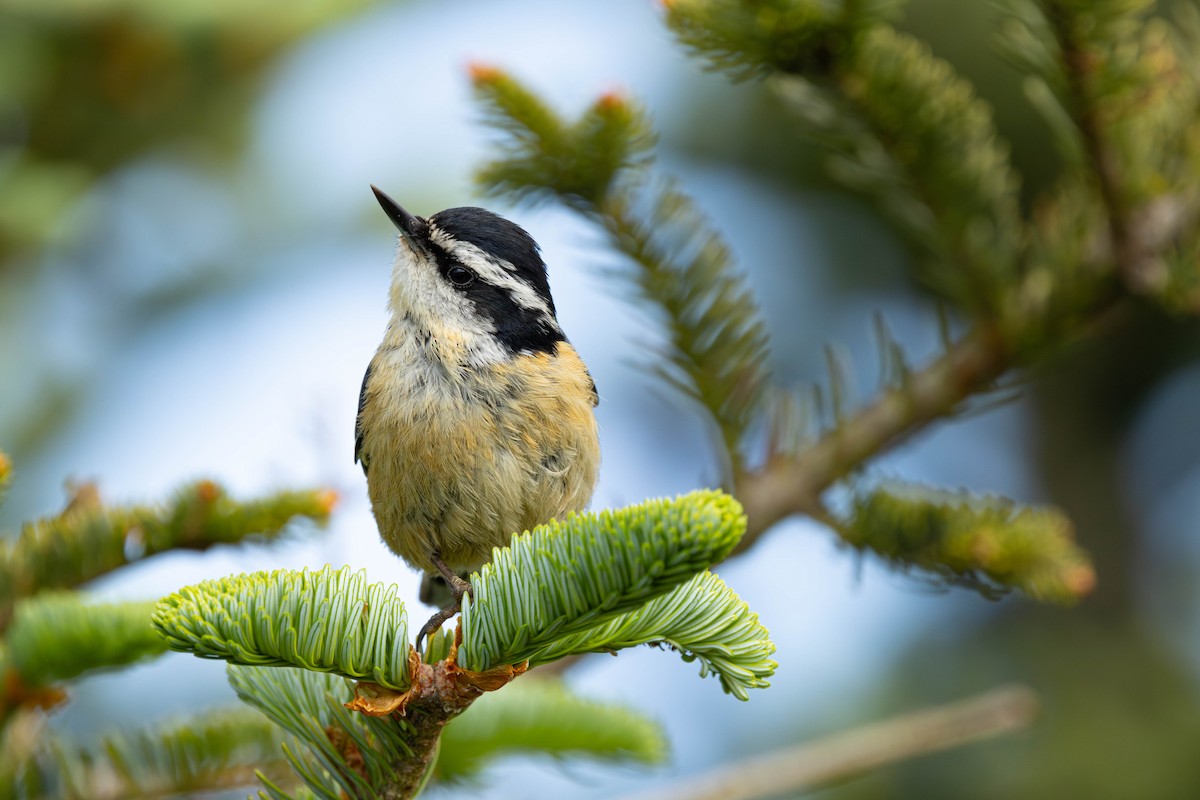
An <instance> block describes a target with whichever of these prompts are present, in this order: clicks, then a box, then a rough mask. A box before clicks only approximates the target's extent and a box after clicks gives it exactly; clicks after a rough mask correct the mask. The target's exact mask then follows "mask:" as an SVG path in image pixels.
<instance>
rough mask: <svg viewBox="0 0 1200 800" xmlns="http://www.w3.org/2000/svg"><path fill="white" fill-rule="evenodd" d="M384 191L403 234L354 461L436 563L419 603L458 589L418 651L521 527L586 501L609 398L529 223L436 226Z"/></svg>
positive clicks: (452, 216) (460, 221)
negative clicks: (440, 583) (603, 402)
mask: <svg viewBox="0 0 1200 800" xmlns="http://www.w3.org/2000/svg"><path fill="white" fill-rule="evenodd" d="M371 188H372V189H374V191H375V196H376V197H377V198H378V200H379V203H380V205H382V206H383V210H384V212H385V213H386V214H387V215H388V218H389V219H391V220H392V222H393V223H394V224H395V225H396V227H397V228H399V230H400V242H399V247H398V248H397V253H396V260H395V263H394V265H393V267H392V281H391V291H390V293H389V296H388V307H389V310H390V311H391V320H390V321H389V322H388V326H387V330H386V331H385V332H384V336H383V343H382V344H380V345H379V349H378V350H377V351H376V353H375V357H374V358H372V359H371V363H370V365H369V366H368V367H367V374H366V375H365V376H364V377H363V383H362V391H361V393H360V394H359V399H358V420H357V423H356V425H355V447H354V455H355V460H356V461H358V462H361V464H362V468H363V472H364V473H365V474H366V476H367V490H368V493H369V494H370V497H371V509H372V511H373V512H374V514H375V520H376V522H377V523H378V525H379V532H380V535H381V536H382V537H383V541H384V542H385V543H386V544H387V546H388V547H389V548H391V549H392V551H393V552H395V553H396V554H397V555H399V556H400V557H401V558H403V559H404V560H405V561H407V562H408V563H409V564H411V565H413V566H414V567H417V568H418V569H421V570H424V572H425V575H424V578H423V580H422V584H421V600H422V601H424V602H430V601H432V600H434V599H435V597H436V595H437V588H438V587H437V580H436V579H437V576H439V575H440V576H441V578H442V579H444V580H445V581H446V583H447V584H448V585H449V587H450V595H451V596H452V597H453V601H452V602H451V603H450V604H449V605H447V606H446V608H444V609H442V611H441V612H440V613H438V614H435V615H434V617H433V619H431V620H430V621H429V623H428V624H427V625H426V626H425V628H424V629H423V630H422V632H421V635H419V636H418V638H417V642H418V646H419V644H420V641H421V639H422V638H423V637H424V636H425V635H428V634H430V633H432V632H433V631H436V630H437V629H438V628H439V627H441V624H442V623H443V622H444V621H445V620H447V619H449V618H450V617H451V616H453V614H454V613H456V612H457V611H458V608H459V602H460V601H461V598H462V593H463V592H464V591H468V590H469V585H468V584H467V583H466V581H464V580H463V579H462V578H461V577H460V574H465V573H467V572H469V571H470V570H473V569H477V568H478V567H479V566H480V565H482V564H483V563H485V562H486V561H488V560H489V559H490V558H491V553H492V548H493V547H503V546H505V545H507V544H508V543H509V540H510V538H511V537H512V535H513V533H514V532H519V531H524V530H528V529H530V528H532V527H534V526H535V525H539V524H541V523H543V522H547V521H548V520H550V519H552V518H556V517H563V516H564V515H566V514H567V513H568V512H570V511H579V510H582V509H583V508H584V506H586V505H587V503H588V501H589V500H590V499H591V496H592V490H593V488H594V487H595V484H596V474H597V471H598V469H599V463H600V444H599V439H598V436H597V429H596V417H595V414H594V412H593V408H594V407H595V405H596V403H597V402H598V396H597V394H596V386H595V384H594V383H593V382H592V377H591V375H590V374H589V373H588V370H587V367H586V366H585V365H584V363H583V361H582V360H581V359H580V358H579V355H578V354H577V353H576V352H575V348H574V347H572V346H571V344H570V343H569V342H568V341H567V338H566V336H565V335H563V331H562V328H561V327H560V326H559V324H558V319H557V317H556V315H555V310H554V300H553V299H552V298H551V297H550V285H549V282H548V280H547V276H546V265H545V263H544V262H543V261H542V258H541V255H540V254H539V252H538V251H539V248H538V245H537V242H535V241H534V240H533V238H532V237H531V236H530V235H529V234H528V233H526V232H525V230H524V229H522V228H521V227H520V226H518V225H516V224H514V223H512V222H509V221H508V220H506V219H504V218H502V217H499V216H497V215H496V214H493V213H492V212H490V211H485V210H484V209H482V208H450V209H447V210H445V211H441V212H438V213H437V214H434V215H433V216H432V217H430V218H428V219H423V218H421V217H417V216H414V215H412V214H410V213H408V212H407V211H405V210H404V209H403V208H401V207H400V205H399V204H397V203H396V201H394V200H392V199H391V198H390V197H388V196H387V195H386V194H384V193H383V192H381V191H380V190H379V189H376V188H375V187H374V186H372V187H371ZM443 593H444V589H443ZM446 599H450V598H449V597H447V598H446Z"/></svg>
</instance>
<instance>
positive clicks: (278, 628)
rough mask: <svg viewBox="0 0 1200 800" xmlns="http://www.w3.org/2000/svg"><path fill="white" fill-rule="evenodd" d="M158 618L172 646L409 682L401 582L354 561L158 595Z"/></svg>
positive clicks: (395, 683) (396, 685) (402, 684)
mask: <svg viewBox="0 0 1200 800" xmlns="http://www.w3.org/2000/svg"><path fill="white" fill-rule="evenodd" d="M153 624H154V627H155V628H157V629H158V631H159V632H160V633H161V634H162V635H163V637H165V639H166V641H167V644H168V646H169V647H170V648H171V649H172V650H180V651H183V652H189V653H193V654H194V655H197V656H199V657H201V658H219V659H224V660H226V661H230V662H233V663H235V664H249V665H255V666H296V667H303V668H305V669H309V670H317V671H320V672H333V673H337V674H338V675H343V676H345V677H348V678H360V679H366V680H369V681H372V682H374V683H377V684H379V685H381V686H387V687H389V688H393V689H400V690H403V689H406V688H407V687H408V684H409V677H410V676H409V664H408V657H409V651H410V649H411V645H410V644H409V641H408V617H407V615H406V613H405V610H404V603H403V602H401V601H400V600H399V599H398V598H397V597H396V587H395V586H394V585H384V584H381V583H375V584H368V583H367V578H366V573H365V572H364V571H361V570H360V571H359V572H351V571H350V568H349V567H342V568H341V569H339V570H334V569H333V568H332V567H329V566H326V567H325V568H323V569H321V570H318V571H316V572H310V571H308V570H302V571H300V572H293V571H287V570H276V571H274V572H269V573H268V572H255V573H252V574H249V575H235V576H232V577H228V578H221V579H219V580H209V581H204V582H202V583H200V584H197V585H196V586H188V587H185V588H183V589H181V590H179V591H178V592H176V593H175V594H172V595H170V596H168V597H166V598H164V599H162V600H160V601H159V603H158V606H157V607H156V608H155V611H154V615H153Z"/></svg>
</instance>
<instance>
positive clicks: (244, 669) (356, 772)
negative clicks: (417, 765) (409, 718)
mask: <svg viewBox="0 0 1200 800" xmlns="http://www.w3.org/2000/svg"><path fill="white" fill-rule="evenodd" d="M226 669H227V673H228V676H229V683H230V684H231V685H232V686H233V689H234V691H235V692H237V695H238V697H240V698H241V699H242V700H243V701H244V702H246V703H249V704H250V705H251V706H253V707H254V708H257V709H258V710H259V711H261V712H262V713H263V714H265V715H266V716H267V718H268V719H270V720H272V721H273V722H275V723H276V724H277V725H279V726H280V727H282V728H283V729H284V730H286V731H287V732H288V733H290V734H292V736H293V737H295V738H294V739H293V740H292V741H291V742H290V743H285V744H284V745H283V753H284V758H285V759H286V760H287V762H288V764H289V765H290V766H291V767H292V769H293V770H294V771H295V773H296V775H298V776H299V777H300V779H301V780H302V781H303V782H304V785H305V786H306V787H307V788H308V789H309V790H310V791H311V792H312V796H315V797H320V798H322V800H341V798H343V797H352V798H355V799H356V800H380V794H379V793H378V792H377V791H376V789H378V788H380V787H383V786H386V785H387V783H388V781H389V777H390V775H391V773H392V771H393V769H394V767H395V764H396V763H398V762H399V761H401V760H403V759H406V758H408V757H410V756H411V755H412V750H411V748H410V747H409V745H408V743H407V741H406V738H405V737H406V735H407V733H408V732H409V727H408V723H407V722H405V721H404V720H403V719H400V718H397V717H371V716H367V715H365V714H359V713H357V712H353V711H350V710H348V709H347V708H346V706H345V703H346V702H348V701H349V700H350V699H351V698H352V697H353V696H354V690H353V689H352V688H351V686H350V684H349V683H348V682H347V681H346V680H344V679H342V678H339V677H337V676H335V675H330V674H324V673H320V672H312V671H310V670H307V669H287V668H284V669H266V668H262V667H251V666H242V665H237V664H230V665H229V666H228V667H227V668H226ZM263 784H264V786H265V787H266V789H265V791H264V792H260V793H259V797H261V798H270V799H271V800H295V799H296V798H302V797H305V796H307V795H306V794H305V793H303V792H301V793H297V794H295V795H292V794H289V793H288V791H286V790H284V789H283V788H281V787H279V786H278V785H277V784H276V783H275V782H274V781H270V780H267V779H264V780H263Z"/></svg>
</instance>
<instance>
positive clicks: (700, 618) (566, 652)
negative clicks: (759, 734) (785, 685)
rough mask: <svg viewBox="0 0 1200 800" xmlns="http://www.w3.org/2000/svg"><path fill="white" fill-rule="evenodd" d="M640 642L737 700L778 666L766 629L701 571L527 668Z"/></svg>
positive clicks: (547, 651) (542, 654)
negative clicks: (677, 658)
mask: <svg viewBox="0 0 1200 800" xmlns="http://www.w3.org/2000/svg"><path fill="white" fill-rule="evenodd" d="M640 644H649V645H653V646H661V647H667V648H669V649H671V650H674V651H676V652H678V653H679V654H680V655H681V656H683V660H684V661H689V662H690V661H699V662H700V677H702V678H703V677H707V676H708V675H709V674H710V673H711V674H713V675H715V676H716V677H717V678H718V679H719V680H720V681H721V688H722V689H724V691H725V692H726V693H728V694H731V695H733V696H734V697H736V698H738V699H739V700H748V699H749V698H750V695H749V691H748V690H750V689H761V688H765V687H767V686H769V685H770V684H769V683H768V682H767V678H769V677H770V676H771V675H772V674H773V673H774V672H775V667H776V666H777V665H776V663H775V662H774V661H773V660H771V656H772V655H773V654H774V652H775V645H774V644H773V643H772V642H771V640H770V638H769V636H768V634H767V629H766V628H765V627H763V626H762V624H760V623H759V621H758V615H757V614H754V613H753V612H751V611H750V609H749V607H748V606H747V605H746V603H745V602H744V601H743V600H742V599H741V598H740V597H738V596H737V595H736V594H735V593H734V592H733V590H732V589H730V588H729V586H727V585H726V584H725V582H724V581H722V580H721V579H720V578H718V577H717V576H716V575H714V574H713V573H711V572H702V573H701V574H699V575H697V576H696V577H695V578H693V579H692V580H691V581H689V582H688V583H686V584H684V585H683V586H680V587H679V588H677V589H676V590H675V591H673V592H670V593H669V594H666V595H662V596H660V597H657V598H655V599H654V600H651V601H650V602H649V603H647V604H646V605H645V606H643V607H642V608H640V609H638V610H636V611H631V612H629V613H626V614H623V615H621V616H619V617H616V618H615V619H613V620H611V621H609V622H607V623H605V624H603V625H600V626H597V627H596V628H593V629H591V630H587V631H583V632H580V633H577V634H575V635H573V636H568V637H564V638H562V639H559V640H557V641H555V642H553V643H551V644H549V645H547V646H546V647H543V648H542V649H541V650H539V651H537V652H535V653H533V654H532V655H531V656H530V658H529V663H530V666H537V665H540V664H550V663H554V662H555V661H556V660H558V659H560V658H565V657H569V656H571V655H573V654H579V653H590V652H596V653H599V652H605V653H613V652H616V651H617V650H621V649H624V648H627V647H634V646H637V645H640Z"/></svg>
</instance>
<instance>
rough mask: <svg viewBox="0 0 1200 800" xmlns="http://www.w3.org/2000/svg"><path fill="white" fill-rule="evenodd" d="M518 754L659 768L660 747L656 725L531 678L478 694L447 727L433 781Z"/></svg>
mask: <svg viewBox="0 0 1200 800" xmlns="http://www.w3.org/2000/svg"><path fill="white" fill-rule="evenodd" d="M521 753H524V754H545V755H549V756H554V757H556V758H564V757H571V758H578V757H588V758H594V759H600V760H604V761H614V762H631V763H641V764H658V763H661V762H662V761H663V760H664V759H665V758H666V756H667V740H666V738H665V734H664V732H663V730H662V727H661V726H660V725H658V724H657V723H655V722H653V721H651V720H649V719H647V718H646V717H645V716H643V715H642V714H639V713H638V712H636V711H634V710H633V709H629V708H624V707H621V706H615V705H610V704H607V703H600V702H596V701H594V700H588V699H585V698H581V697H579V696H577V695H575V694H574V693H572V692H571V691H570V690H569V689H568V688H567V687H566V686H564V685H563V684H562V683H561V682H559V681H557V680H552V679H536V678H530V679H525V680H520V681H517V682H515V683H513V684H512V685H510V686H506V687H505V688H504V691H502V692H490V693H488V694H486V695H484V696H483V697H481V698H479V700H478V701H476V702H475V703H474V704H473V705H472V706H471V707H470V708H469V709H467V711H466V712H464V713H463V714H462V716H459V717H456V718H455V719H454V721H453V722H451V723H450V724H449V725H448V726H447V727H446V732H445V733H444V734H443V735H442V744H441V752H440V753H439V754H438V762H437V767H436V768H435V771H434V777H435V779H436V780H437V781H439V782H452V781H453V782H458V781H464V780H469V779H471V778H473V777H475V776H476V775H478V773H479V772H480V770H482V769H483V768H484V767H485V766H486V765H487V764H488V763H489V762H490V761H492V760H493V759H495V758H497V757H500V756H504V755H508V754H521Z"/></svg>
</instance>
